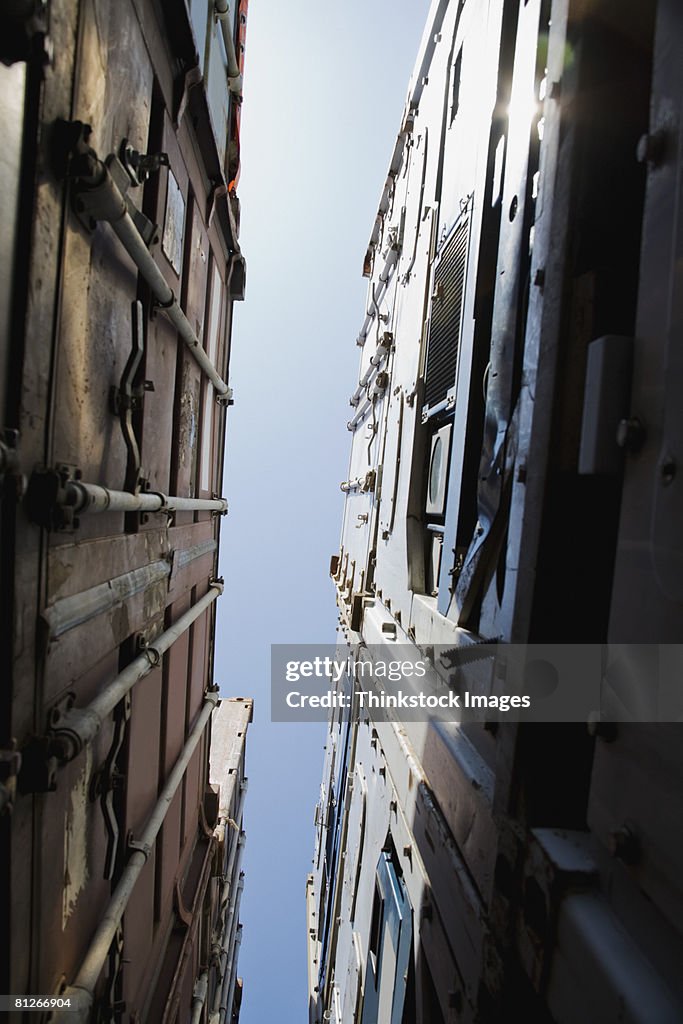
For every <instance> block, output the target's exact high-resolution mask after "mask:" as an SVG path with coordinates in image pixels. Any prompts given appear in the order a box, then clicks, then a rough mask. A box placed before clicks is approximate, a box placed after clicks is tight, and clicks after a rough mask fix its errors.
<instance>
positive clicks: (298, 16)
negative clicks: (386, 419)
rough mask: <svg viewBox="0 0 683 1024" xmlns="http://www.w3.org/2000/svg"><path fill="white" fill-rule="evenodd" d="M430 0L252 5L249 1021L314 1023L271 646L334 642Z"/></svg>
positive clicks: (245, 369)
mask: <svg viewBox="0 0 683 1024" xmlns="http://www.w3.org/2000/svg"><path fill="white" fill-rule="evenodd" d="M428 8H429V3H428V0H349V2H346V3H344V4H340V3H330V2H318V3H316V2H313V0H293V2H290V3H286V2H276V0H252V3H251V4H250V7H249V23H248V32H247V59H246V74H245V88H244V107H243V114H242V177H241V181H240V185H239V194H240V198H241V201H242V234H241V243H242V247H243V250H244V253H245V256H246V259H247V267H248V271H247V299H246V302H245V304H244V306H242V307H238V308H237V316H236V323H235V329H234V334H233V352H232V358H231V375H230V383H231V386H232V387H233V388H234V390H235V398H236V404H235V406H234V408H233V409H231V411H230V417H229V423H228V439H227V461H226V476H225V492H226V494H227V496H228V497H229V499H230V509H231V512H230V516H229V517H228V519H227V521H226V522H225V526H224V532H223V539H222V560H221V568H222V572H223V574H224V576H225V580H226V593H225V596H224V597H223V598H222V600H221V602H220V607H219V611H218V644H217V658H216V666H217V669H216V672H217V681H218V682H220V684H221V689H222V693H223V694H224V695H225V696H228V695H236V696H249V695H253V696H254V697H255V701H256V704H255V720H254V724H253V725H252V727H251V731H250V734H249V740H248V749H247V769H248V775H249V792H248V795H247V802H246V813H245V820H246V829H247V851H246V857H245V862H244V869H245V872H246V883H245V890H244V896H243V900H242V913H241V918H242V921H243V922H244V937H243V942H242V949H241V954H240V969H239V973H240V974H241V975H242V976H243V978H244V993H245V995H244V1005H243V1009H242V1016H241V1018H240V1019H241V1021H242V1024H263V1022H264V1021H266V1020H277V1021H281V1022H283V1024H290V1022H291V1024H298V1022H303V1021H305V1020H306V1019H307V998H306V958H305V950H306V946H305V942H306V930H305V929H306V925H305V901H304V886H305V878H306V874H307V872H308V870H309V866H310V861H311V856H312V851H313V839H314V834H313V812H314V806H315V803H316V800H317V797H318V792H319V784H320V775H321V770H322V757H323V749H322V748H323V744H324V728H323V727H322V726H321V725H319V724H318V725H305V724H297V725H290V724H284V725H282V724H281V725H275V724H273V723H271V722H270V703H269V702H270V696H269V691H270V644H271V643H299V642H301V643H306V642H308V643H329V642H333V640H334V630H335V625H336V608H335V604H334V591H333V589H332V586H331V584H330V582H329V579H328V575H327V571H328V566H329V558H330V555H331V554H332V553H333V552H335V551H336V550H337V548H338V544H339V531H340V523H341V511H342V500H341V499H342V495H341V492H340V490H339V483H340V482H341V481H342V480H343V479H345V474H346V469H347V463H348V448H349V445H348V432H347V430H346V421H347V419H348V397H349V395H350V394H351V393H352V391H353V390H354V388H355V384H356V380H357V370H358V353H359V350H358V348H357V347H356V345H355V338H356V336H357V334H358V329H359V327H360V324H361V322H362V319H363V310H364V303H365V301H366V282H365V281H364V280H363V279H362V277H361V267H362V261H363V256H364V253H365V248H366V244H367V240H368V238H369V235H370V230H371V227H372V223H373V220H374V216H375V212H376V207H377V202H378V199H379V194H380V190H381V187H382V185H383V182H384V178H385V176H386V172H387V167H388V162H389V158H390V155H391V151H392V148H393V142H394V139H395V136H396V134H397V131H398V128H399V122H400V117H401V112H402V109H403V104H404V101H405V97H406V95H407V88H408V80H409V77H410V73H411V71H412V66H413V62H414V59H415V56H416V54H417V48H418V45H419V42H420V38H421V34H422V29H423V27H424V23H425V20H426V16H427V11H428Z"/></svg>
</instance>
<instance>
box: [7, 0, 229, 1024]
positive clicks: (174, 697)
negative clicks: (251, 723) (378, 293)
mask: <svg viewBox="0 0 683 1024" xmlns="http://www.w3.org/2000/svg"><path fill="white" fill-rule="evenodd" d="M10 6H11V7H12V8H13V10H12V11H11V12H7V11H5V10H3V11H2V12H0V49H2V54H0V56H1V57H2V59H3V60H4V61H6V62H7V65H8V69H9V70H8V73H7V75H5V76H4V78H3V81H6V83H7V89H8V95H9V91H10V88H11V89H12V90H13V91H12V97H13V107H12V110H13V111H14V113H13V116H14V121H13V126H14V131H13V134H12V135H11V136H8V139H9V140H10V142H11V146H12V152H13V153H14V155H15V157H16V159H15V163H16V164H17V168H18V169H19V170H20V172H21V173H20V177H19V182H20V184H19V186H17V184H16V181H15V184H14V186H13V188H10V183H9V181H2V182H0V184H2V185H3V190H4V193H5V195H6V196H7V201H8V203H9V204H10V205H11V206H12V205H13V210H14V221H13V224H12V232H13V234H14V237H15V238H16V239H17V247H16V253H15V258H14V261H13V262H12V263H11V265H9V266H8V269H7V274H6V278H7V280H6V281H5V283H6V284H7V283H8V282H9V284H8V287H6V288H5V287H4V285H3V287H4V290H3V291H2V296H1V300H2V304H3V305H2V311H3V316H4V313H5V312H6V313H7V322H8V325H9V328H8V330H7V331H5V327H4V325H3V335H2V339H1V340H0V369H1V370H2V373H3V378H2V401H1V402H0V408H2V409H3V410H4V419H3V422H2V424H0V426H2V427H6V428H8V429H10V430H11V431H14V432H16V433H15V434H13V435H12V437H16V442H17V447H16V453H17V454H16V459H15V460H13V461H11V465H9V466H8V472H7V473H6V475H5V482H6V483H9V484H10V486H7V487H5V488H4V491H3V496H2V510H1V517H0V522H1V525H2V534H1V544H2V552H1V559H0V571H1V573H2V580H1V584H2V585H1V587H0V593H1V594H2V601H3V607H2V612H3V614H2V625H1V626H0V628H2V630H3V645H2V650H3V664H2V669H3V676H4V678H5V679H6V680H7V685H6V689H5V695H4V696H3V698H2V699H3V704H2V707H1V708H0V710H1V711H2V721H3V726H2V736H1V737H0V739H1V746H2V750H3V751H5V750H6V751H7V752H8V757H7V759H6V760H5V761H4V762H3V763H5V764H7V765H8V770H7V772H6V773H5V775H4V776H3V778H2V779H1V780H0V781H1V782H2V789H1V790H0V793H1V795H2V807H1V810H2V811H3V812H4V813H3V814H2V821H1V825H2V828H1V830H0V844H1V850H0V853H1V854H2V862H3V864H7V865H8V870H7V872H6V873H5V874H4V875H3V878H2V881H1V882H0V884H1V885H2V887H3V891H2V899H0V905H2V906H3V908H4V907H5V906H6V907H7V909H6V910H4V909H3V911H2V915H3V916H2V918H1V919H0V927H1V928H2V930H3V943H2V955H1V957H0V961H1V970H2V973H1V974H0V981H1V984H0V990H1V991H3V992H14V993H17V994H21V993H27V994H28V993H44V994H57V993H59V992H60V991H62V990H69V989H70V986H72V984H73V983H74V982H75V981H76V980H77V978H78V977H79V971H80V970H81V968H82V966H83V964H84V961H86V959H87V958H88V955H89V951H90V949H91V943H92V940H93V937H94V935H95V932H96V929H97V928H98V926H99V925H100V922H101V921H102V920H103V917H104V915H105V911H106V910H107V907H108V906H109V904H110V901H111V898H112V895H113V893H114V892H115V891H116V889H117V886H119V885H120V884H121V883H122V880H123V882H124V883H125V884H126V885H127V882H126V880H127V879H128V878H129V877H130V873H131V870H132V867H131V865H135V864H136V863H137V860H139V859H140V857H141V856H142V855H143V854H144V857H145V858H146V860H145V863H144V867H143V868H142V870H141V872H140V873H139V875H138V877H137V878H136V880H135V882H134V885H132V888H130V894H129V896H128V897H127V902H126V905H125V908H124V911H123V913H122V916H121V920H120V926H119V929H118V931H117V933H116V935H114V937H113V940H112V942H111V945H110V947H109V949H108V951H107V953H106V955H105V956H104V958H103V960H102V961H101V963H100V964H99V966H98V971H96V975H97V976H96V979H95V981H93V982H92V984H90V985H89V987H88V986H86V988H87V991H88V996H87V998H88V999H89V1000H90V1004H91V1008H92V1010H88V1011H87V1015H90V1013H91V1012H92V1015H94V1016H98V1015H100V1016H106V1017H108V1019H114V1020H123V1019H124V1015H125V1019H126V1020H128V1019H131V1020H132V1019H138V1020H141V1021H142V1020H149V1021H157V1020H159V1021H160V1020H175V1019H178V1020H183V1021H184V1020H186V1019H188V1018H189V1014H190V1006H191V1002H192V993H193V991H194V987H195V983H196V980H197V977H198V975H199V974H201V972H202V971H204V970H206V969H207V968H208V963H209V955H210V946H211V941H210V940H211V939H212V938H213V936H214V933H216V930H217V929H218V928H219V926H220V916H221V909H220V895H221V891H222V890H221V880H220V878H219V877H218V875H220V865H218V864H217V861H216V857H215V849H216V848H217V844H218V841H219V840H218V838H217V837H216V835H214V829H216V828H217V827H218V824H219V822H218V818H217V813H216V807H217V806H218V797H217V794H216V790H217V788H220V780H219V781H218V782H217V783H214V784H213V788H212V787H210V786H209V783H208V778H209V768H208V765H209V753H210V750H209V748H210V735H211V721H210V719H209V718H208V717H207V716H208V714H209V710H210V709H209V707H208V705H207V701H208V703H209V704H211V703H212V702H213V701H215V700H217V695H216V690H215V687H214V680H213V679H212V678H211V676H210V666H212V664H213V659H212V649H213V643H214V625H213V624H214V622H215V608H214V607H213V603H214V602H213V598H214V597H215V596H217V595H218V594H219V591H220V589H221V588H220V586H219V585H216V586H214V587H213V589H212V588H211V586H210V584H211V583H212V582H214V583H215V580H216V577H217V575H218V538H219V525H220V516H219V515H218V514H217V510H216V511H207V510H196V509H190V510H183V511H177V512H174V511H173V510H172V509H171V508H169V507H168V505H169V504H172V502H169V503H167V502H166V501H165V497H164V496H168V497H170V498H173V497H174V496H180V497H186V498H187V497H190V498H193V497H196V496H198V495H200V494H201V495H202V496H203V497H205V498H206V497H208V498H211V497H220V494H217V489H218V486H219V482H220V481H221V479H222V466H221V461H222V457H223V449H224V428H225V422H226V417H225V408H224V407H225V403H227V401H228V397H229V396H228V395H226V394H224V392H225V389H226V384H220V383H216V382H215V381H214V383H211V382H210V380H209V378H208V377H207V376H206V375H205V373H204V371H203V370H202V368H200V366H199V365H198V363H197V361H196V360H195V358H194V357H193V355H192V350H191V346H188V344H186V343H185V341H183V339H182V338H181V337H180V336H179V334H178V331H177V328H176V327H175V326H173V323H172V322H171V320H170V319H169V312H168V310H167V311H165V310H164V309H163V308H161V305H166V306H167V307H169V306H170V303H169V302H166V301H165V300H164V302H163V303H161V305H160V303H159V302H158V301H157V299H156V298H155V294H154V290H153V289H154V287H156V288H157V290H159V289H160V287H161V286H160V284H159V279H160V280H161V281H162V282H163V281H165V282H166V284H167V286H168V288H170V289H171V290H172V292H173V298H174V299H175V300H177V301H178V303H179V304H180V307H181V308H182V310H184V312H185V314H186V316H187V320H188V322H189V325H190V327H191V329H192V330H193V331H194V332H196V337H197V347H198V348H200V347H201V348H202V349H203V350H204V351H205V352H206V353H207V354H208V356H209V358H210V359H211V361H212V362H213V363H214V365H215V366H216V368H217V370H218V373H219V375H220V377H221V378H222V380H223V381H224V382H226V383H227V381H228V366H227V360H226V359H225V353H226V352H227V351H228V350H229V344H230V343H229V339H227V337H226V336H225V335H226V332H227V330H228V325H229V324H230V323H231V313H230V310H229V306H230V303H231V301H232V300H231V299H230V298H229V297H228V294H227V291H226V281H227V280H228V279H229V275H230V272H231V271H230V268H231V265H232V262H233V261H234V260H236V259H238V258H239V259H241V255H240V249H239V242H238V237H237V231H236V228H235V221H234V217H233V214H232V210H231V207H230V201H229V199H228V192H227V182H226V181H225V178H224V175H223V170H222V157H221V154H222V153H224V152H225V150H226V149H227V147H228V145H229V143H230V139H228V138H227V134H228V132H229V131H230V126H231V124H232V123H233V119H232V118H231V117H226V118H225V120H224V123H221V122H220V121H217V120H216V118H215V115H214V114H212V113H211V112H210V107H209V99H208V98H207V96H206V93H205V90H204V86H203V84H202V75H203V73H206V71H207V69H206V67H205V65H206V61H207V60H216V59H218V58H217V57H216V52H218V54H219V55H220V52H221V51H220V49H219V50H218V51H216V49H215V47H214V49H213V50H212V51H211V53H209V52H208V51H207V53H204V43H203V38H204V36H206V32H203V33H200V34H201V35H202V42H201V45H199V46H198V45H197V42H196V33H195V32H194V31H193V27H192V24H191V22H190V17H189V14H188V8H187V6H186V4H185V3H184V2H183V0H171V2H169V3H166V4H164V5H159V4H157V3H155V2H152V0H121V2H120V3H116V4H111V3H105V2H103V0H53V2H51V3H50V4H49V5H47V6H48V7H49V25H47V24H45V25H42V26H41V24H40V23H39V19H38V20H37V21H28V20H27V21H26V22H23V21H22V20H21V18H22V14H21V10H20V9H21V7H22V5H10ZM193 19H194V23H195V29H196V26H197V19H199V20H200V21H201V20H202V19H203V24H204V26H205V28H210V30H211V31H214V29H215V26H214V20H213V6H212V5H209V3H208V2H207V3H206V4H204V5H202V4H201V3H200V4H193ZM45 29H47V30H48V31H49V43H48V37H47V35H46V34H45V32H44V31H43V30H45ZM21 40H27V42H26V45H25V46H23V45H19V41H21ZM48 46H49V52H48V50H47V49H46V47H48ZM13 69H17V70H16V71H14V70H13ZM214 80H215V79H214ZM219 80H220V79H219ZM235 102H236V100H235V98H234V97H233V96H232V95H231V94H230V92H229V87H228V82H227V77H226V80H225V95H224V105H225V109H226V110H229V109H230V107H231V106H232V105H234V104H235ZM22 111H23V112H22ZM10 113H11V111H10ZM212 118H213V119H212ZM216 126H218V127H216ZM19 164H20V165H21V166H20V168H19ZM8 166H9V165H8ZM3 173H4V171H3ZM103 182H104V185H103ZM105 193H106V194H105ZM107 196H108V197H109V198H108V199H107ZM112 197H113V199H112ZM124 209H125V210H126V211H127V213H126V216H128V217H130V218H132V223H133V224H134V231H136V232H137V233H138V235H139V239H141V240H142V245H143V246H146V247H147V250H148V251H147V253H146V254H145V253H144V252H143V256H142V257H141V256H140V255H139V253H138V256H137V257H136V258H137V260H138V263H139V262H140V260H141V259H142V258H143V257H144V259H146V260H147V262H149V257H151V260H152V261H153V262H154V264H156V267H157V268H158V270H159V271H160V278H159V279H158V280H156V284H153V283H150V280H148V279H147V278H146V277H145V275H144V273H143V272H142V271H140V270H139V268H138V265H137V264H136V258H134V255H135V254H134V252H133V251H132V250H130V251H128V250H127V247H126V245H125V244H124V242H123V241H122V240H121V239H120V238H119V237H117V233H116V231H117V230H120V228H121V225H122V224H123V223H124V220H123V219H122V214H123V211H124ZM115 229H116V230H115ZM149 273H150V272H149V271H148V277H149ZM167 297H168V296H167V295H166V298H167ZM5 307H7V308H6V309H5ZM10 328H11V331H10ZM10 334H11V337H12V346H11V349H10V348H8V347H7V345H6V344H5V342H6V340H7V337H9V336H10ZM217 395H219V397H221V401H222V403H223V404H220V403H219V402H217V401H216V397H217ZM22 481H23V482H22ZM84 484H85V485H96V486H97V487H99V488H103V489H104V488H106V489H107V491H101V492H99V493H100V495H101V497H102V500H103V501H104V498H105V497H106V500H107V501H109V502H112V501H113V502H115V503H116V502H121V501H122V500H123V499H121V498H120V496H119V492H123V493H124V496H126V495H127V496H128V498H127V502H128V505H129V507H128V508H121V509H120V510H119V509H113V508H110V507H108V508H107V509H106V510H104V511H94V510H93V509H92V508H90V507H89V506H88V502H87V500H85V499H84V497H83V495H84V493H85V492H84V491H83V489H82V485H84ZM22 488H23V490H22ZM79 488H81V489H80V490H79ZM107 492H108V493H107ZM147 492H149V493H150V494H152V495H158V494H160V495H161V498H160V499H158V503H159V504H160V505H161V506H162V507H161V508H160V509H158V510H154V511H149V510H145V509H142V510H135V509H131V508H130V502H133V503H134V502H136V501H139V500H140V499H141V496H143V497H144V495H146V494H147ZM146 500H148V499H146ZM201 601H205V602H206V604H205V605H202V607H201V608H200V609H199V610H198V611H193V609H194V608H195V605H196V604H197V603H198V602H201ZM188 614H189V616H190V617H191V619H192V621H189V620H188V621H185V622H184V628H183V629H182V630H180V631H179V632H178V634H177V635H171V633H169V631H172V630H173V629H174V627H175V626H176V625H177V624H178V622H179V620H180V619H181V618H182V617H183V616H186V615H188ZM114 686H115V687H116V689H115V690H114V689H112V687H114ZM110 695H111V699H110ZM93 702H96V703H95V704H93ZM84 712H87V714H83V713H84ZM216 714H218V712H213V717H215V716H216ZM200 716H203V717H201V722H202V723H203V732H202V733H201V735H198V736H197V735H195V732H196V729H195V727H196V726H197V722H198V721H199V720H200ZM190 742H192V744H194V749H193V752H190V750H189V748H188V744H190ZM241 750H242V756H243V753H244V744H243V742H242V747H241ZM181 758H183V759H184V760H183V765H182V766H181V767H182V770H181V769H180V768H179V769H178V775H179V777H178V779H177V780H176V781H177V788H176V791H175V794H174V795H173V797H172V799H171V800H170V806H169V808H168V810H167V812H166V814H165V817H164V819H163V824H162V825H161V827H160V828H159V830H158V833H157V834H156V835H152V837H151V839H150V840H149V842H147V841H146V840H145V837H146V836H148V830H149V823H150V821H154V820H155V819H154V815H155V813H156V812H157V811H158V809H159V807H160V806H161V805H160V804H159V801H160V797H161V796H162V794H163V793H164V790H165V787H167V785H168V783H169V778H170V777H171V773H173V772H174V768H175V766H176V765H177V763H178V761H179V759H181ZM174 778H175V776H174ZM9 810H11V812H12V813H11V816H10V815H9V813H7V812H8V811H9ZM141 843H142V846H141ZM136 858H137V859H136ZM217 871H218V875H217V874H216V872H217ZM212 984H214V987H215V979H214V980H213V981H212ZM169 999H170V1000H171V1002H170V1003H169V1005H168V1007H167V1006H166V1003H167V1001H168V1000H169ZM87 1015H86V1016H87ZM84 1019H85V1018H84Z"/></svg>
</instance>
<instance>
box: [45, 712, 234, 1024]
mask: <svg viewBox="0 0 683 1024" xmlns="http://www.w3.org/2000/svg"><path fill="white" fill-rule="evenodd" d="M218 701H219V697H218V694H217V693H213V692H210V693H207V694H206V699H205V701H204V706H203V708H202V710H201V712H200V714H199V717H198V718H197V721H196V722H195V725H194V728H193V729H192V731H191V733H190V735H189V736H188V738H187V742H186V743H185V746H184V747H183V750H182V753H181V754H180V757H179V758H178V760H177V761H176V763H175V765H174V766H173V769H172V771H171V773H170V775H169V776H168V778H167V780H166V784H165V785H164V788H163V789H162V791H161V795H160V796H159V799H158V800H157V802H156V804H155V806H154V810H153V811H152V814H151V816H150V818H149V820H148V822H147V825H146V826H145V829H144V831H143V833H142V835H141V836H140V839H139V840H138V841H137V842H136V843H135V844H131V848H132V853H131V855H130V857H129V858H128V863H127V864H126V867H125V869H124V871H123V874H122V875H121V878H120V880H119V884H118V885H117V886H116V889H115V890H114V894H113V896H112V898H111V901H110V903H109V906H108V907H107V909H106V911H105V912H104V915H103V916H102V918H101V920H100V924H99V926H98V928H97V931H96V932H95V935H94V936H93V938H92V941H91V943H90V947H89V948H88V952H87V953H86V955H85V958H84V960H83V963H82V964H81V968H80V970H79V972H78V974H77V975H76V978H75V980H74V982H73V984H72V985H71V986H70V987H69V988H68V989H67V990H66V992H65V993H64V997H65V998H68V999H70V1001H71V1008H70V1009H69V1010H68V1011H67V1010H59V1011H57V1013H56V1015H55V1017H54V1021H55V1024H86V1022H87V1021H88V1020H89V1019H90V1013H91V1010H92V1006H93V998H94V997H93V993H94V991H95V985H96V984H97V979H98V978H99V976H100V973H101V971H102V968H103V966H104V964H105V961H106V959H107V956H108V955H109V948H110V946H111V944H112V941H113V940H114V936H115V935H116V931H117V929H118V927H119V924H120V923H121V919H122V917H123V915H124V912H125V910H126V907H127V906H128V901H129V900H130V897H131V895H132V893H133V889H134V888H135V883H136V882H137V880H138V878H139V877H140V874H141V872H142V869H143V868H144V866H145V864H146V863H147V859H148V857H149V855H150V853H151V852H152V849H153V847H154V841H155V840H156V837H157V835H158V834H159V830H160V828H161V826H162V825H163V823H164V819H165V817H166V814H167V813H168V809H169V807H170V806H171V804H172V802H173V798H174V796H175V794H176V792H177V790H178V787H179V786H180V783H181V782H182V780H183V777H184V775H185V772H186V771H187V766H188V764H189V763H190V760H191V759H192V755H193V754H194V752H195V750H196V748H197V745H198V744H199V741H200V739H201V738H202V735H203V733H204V730H205V729H206V725H207V723H208V721H209V718H210V717H211V714H212V712H213V710H214V708H215V707H216V705H217V704H218ZM74 1011H75V1012H74Z"/></svg>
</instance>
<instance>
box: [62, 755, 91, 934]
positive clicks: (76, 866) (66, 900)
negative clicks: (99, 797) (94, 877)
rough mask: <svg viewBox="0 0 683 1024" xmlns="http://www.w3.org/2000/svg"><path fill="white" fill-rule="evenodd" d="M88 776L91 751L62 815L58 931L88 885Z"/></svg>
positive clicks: (64, 924)
mask: <svg viewBox="0 0 683 1024" xmlns="http://www.w3.org/2000/svg"><path fill="white" fill-rule="evenodd" d="M91 772H92V750H91V749H90V748H89V747H88V749H87V750H86V754H85V766H84V768H83V771H82V772H81V774H80V775H79V776H78V781H77V782H76V785H75V786H74V788H73V789H72V791H71V799H70V801H69V808H68V810H67V812H66V814H65V815H64V892H63V896H62V931H64V929H65V928H66V926H67V924H68V921H69V918H70V917H71V915H72V914H73V912H74V910H75V909H76V904H77V902H78V897H79V895H80V894H81V892H82V891H83V889H84V888H85V886H86V884H87V882H88V877H89V876H88V849H87V845H86V836H87V834H88V830H87V816H88V789H89V786H90V775H91Z"/></svg>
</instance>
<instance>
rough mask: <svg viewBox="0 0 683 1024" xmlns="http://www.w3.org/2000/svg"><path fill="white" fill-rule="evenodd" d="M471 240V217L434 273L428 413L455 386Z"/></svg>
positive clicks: (427, 373)
mask: <svg viewBox="0 0 683 1024" xmlns="http://www.w3.org/2000/svg"><path fill="white" fill-rule="evenodd" d="M468 238H469V217H463V219H462V220H461V221H460V223H459V224H458V226H457V228H456V229H455V231H454V232H453V236H452V238H451V239H450V241H449V242H448V243H447V245H446V247H445V248H444V251H443V254H442V256H441V258H440V259H439V262H438V265H437V267H436V270H435V271H434V289H433V293H432V304H431V316H430V323H429V340H428V343H427V366H426V369H425V405H426V406H427V407H428V408H429V409H433V408H434V406H435V405H438V404H439V403H440V402H443V401H444V400H445V399H446V397H447V396H448V392H449V391H450V390H451V388H452V387H453V386H454V385H455V374H456V370H457V367H458V349H459V347H460V324H461V321H462V302H463V296H464V292H465V271H466V268H467V242H468Z"/></svg>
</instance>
